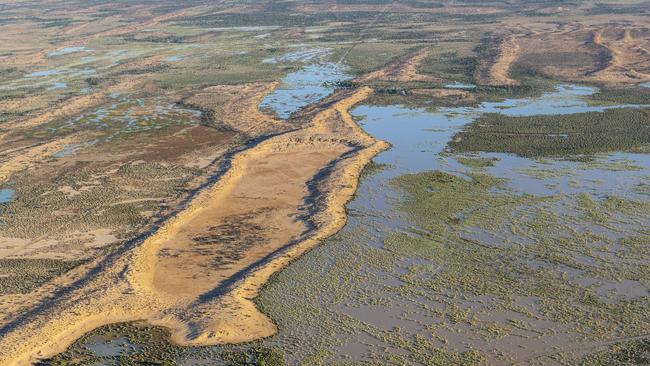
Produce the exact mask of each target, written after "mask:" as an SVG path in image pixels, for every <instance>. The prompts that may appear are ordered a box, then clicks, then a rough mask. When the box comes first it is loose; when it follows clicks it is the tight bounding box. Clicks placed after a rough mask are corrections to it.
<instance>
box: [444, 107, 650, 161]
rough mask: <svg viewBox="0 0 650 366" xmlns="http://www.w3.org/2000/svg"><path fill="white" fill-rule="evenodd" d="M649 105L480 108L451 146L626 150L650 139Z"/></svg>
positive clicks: (552, 151)
mask: <svg viewBox="0 0 650 366" xmlns="http://www.w3.org/2000/svg"><path fill="white" fill-rule="evenodd" d="M649 118H650V114H649V111H648V110H646V109H636V108H620V109H619V108H617V109H608V110H605V111H604V112H588V113H578V114H569V115H559V116H527V117H510V116H504V115H501V114H498V113H489V114H484V115H482V116H481V117H479V118H477V119H476V120H474V121H473V122H472V123H471V124H470V125H469V126H468V127H466V128H465V129H464V130H463V131H462V132H460V133H458V134H457V135H456V136H454V140H453V141H452V142H451V143H450V146H451V147H452V149H454V150H456V151H460V152H466V151H492V152H506V153H513V154H517V155H521V156H527V157H547V156H560V157H561V156H569V155H590V154H595V153H601V152H611V151H630V150H634V149H637V148H639V147H642V146H644V145H646V144H648V143H649V142H650V129H649V128H648V121H649Z"/></svg>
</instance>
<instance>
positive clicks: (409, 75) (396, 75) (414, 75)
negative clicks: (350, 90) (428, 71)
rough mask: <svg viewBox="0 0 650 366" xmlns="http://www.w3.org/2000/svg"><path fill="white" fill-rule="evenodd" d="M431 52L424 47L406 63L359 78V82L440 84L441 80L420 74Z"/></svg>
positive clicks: (402, 62)
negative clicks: (419, 70)
mask: <svg viewBox="0 0 650 366" xmlns="http://www.w3.org/2000/svg"><path fill="white" fill-rule="evenodd" d="M430 53H431V50H430V49H429V48H427V47H422V48H420V49H418V50H416V51H414V52H412V53H411V54H410V55H408V56H407V57H406V59H405V60H404V61H396V62H394V63H391V64H389V65H388V66H386V67H384V68H382V69H380V70H377V71H374V72H371V73H368V74H366V75H364V76H362V77H359V78H357V81H358V82H371V81H378V80H383V81H398V82H411V81H422V82H439V81H440V79H439V78H436V77H434V76H430V75H422V74H420V73H419V72H418V67H419V66H420V65H421V64H422V62H424V61H425V60H426V59H427V57H429V54H430Z"/></svg>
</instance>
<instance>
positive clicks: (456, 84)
mask: <svg viewBox="0 0 650 366" xmlns="http://www.w3.org/2000/svg"><path fill="white" fill-rule="evenodd" d="M445 88H449V89H475V88H476V85H474V84H463V83H459V82H457V81H456V82H453V83H451V84H447V85H445Z"/></svg>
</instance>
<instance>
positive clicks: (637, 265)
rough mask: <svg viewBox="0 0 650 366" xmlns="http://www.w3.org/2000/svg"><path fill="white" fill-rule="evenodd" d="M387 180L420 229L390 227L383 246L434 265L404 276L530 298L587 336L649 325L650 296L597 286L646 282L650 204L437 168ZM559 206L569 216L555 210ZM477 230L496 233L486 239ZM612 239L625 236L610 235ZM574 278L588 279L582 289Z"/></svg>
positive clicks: (443, 287) (422, 283) (435, 285)
mask: <svg viewBox="0 0 650 366" xmlns="http://www.w3.org/2000/svg"><path fill="white" fill-rule="evenodd" d="M392 184H393V185H394V186H396V187H397V188H398V189H400V190H402V191H403V192H404V193H406V198H405V200H404V202H403V203H402V204H401V205H400V208H401V210H403V211H405V212H406V213H407V214H408V217H409V220H410V221H411V222H413V224H415V225H417V226H416V227H414V228H412V229H411V230H410V231H409V232H397V233H393V234H392V235H391V236H390V237H389V238H388V240H387V241H386V243H385V245H386V248H388V249H389V250H391V251H392V252H394V253H397V254H400V255H403V256H411V257H414V258H424V259H427V260H429V261H430V262H431V263H430V264H429V265H426V266H418V267H412V270H411V271H410V272H409V273H407V274H406V275H404V276H403V277H402V280H403V281H404V282H407V283H410V284H417V286H418V287H420V288H428V289H434V290H435V291H436V292H440V293H448V292H449V291H452V292H457V291H460V292H461V293H462V294H465V295H468V294H471V295H473V296H489V297H493V298H497V299H501V301H502V303H501V304H502V305H500V306H503V304H512V302H513V299H514V297H516V296H531V297H535V298H537V299H539V301H540V304H541V305H542V308H541V310H540V311H541V314H542V315H543V316H544V317H548V318H550V319H552V320H554V321H556V322H558V323H561V324H567V325H569V324H571V325H572V326H574V327H575V330H576V331H578V332H580V333H582V334H583V335H589V336H590V337H596V338H598V337H603V336H605V335H607V334H612V333H614V334H621V333H622V334H628V335H638V334H642V333H643V332H644V330H643V329H644V328H647V327H648V326H650V324H649V323H648V320H649V319H650V313H649V310H648V309H650V307H649V306H648V305H650V298H649V297H647V296H633V295H624V290H621V291H623V292H622V293H621V294H619V295H615V296H614V297H613V298H612V297H610V295H612V294H611V293H606V292H603V291H604V290H602V288H600V287H599V285H598V284H599V283H601V281H605V282H608V281H609V282H612V283H621V282H622V281H624V280H628V281H638V283H639V284H641V285H642V286H645V285H643V284H647V283H649V282H648V281H649V280H650V277H648V276H649V274H648V273H647V271H648V270H650V268H649V267H648V266H649V265H648V261H647V260H645V259H642V258H648V256H649V255H650V251H649V250H648V248H647V247H646V248H644V247H643V245H642V244H641V243H642V242H643V241H644V240H648V239H650V237H649V236H648V235H650V233H648V232H647V230H644V229H642V228H643V227H644V225H645V224H644V222H646V220H647V218H646V215H647V212H648V210H649V209H650V204H649V203H648V202H643V201H630V200H625V199H622V198H618V197H608V198H607V199H605V200H598V199H596V198H594V197H593V196H590V195H588V194H586V193H583V194H581V195H580V196H579V197H577V199H576V200H571V199H568V198H565V197H562V196H558V197H545V198H537V197H532V196H526V195H524V196H517V195H512V194H508V193H496V192H495V191H494V189H493V188H497V187H498V186H499V184H500V181H499V180H498V179H495V178H491V177H489V176H486V175H471V179H465V178H461V177H457V176H454V175H450V174H447V173H444V172H439V171H435V172H423V173H419V174H408V175H404V176H401V177H397V178H395V179H394V180H393V181H392ZM559 206H561V207H562V210H567V211H568V212H570V214H569V215H566V216H565V215H561V214H558V212H557V211H556V210H558V208H557V207H559ZM576 227H581V228H582V229H580V230H577V229H576ZM477 232H484V233H494V234H501V236H498V237H497V239H496V240H494V241H490V240H488V239H486V238H485V237H483V236H478V237H477V236H475V235H474V234H476V233H477ZM603 232H605V233H606V234H604V233H603ZM612 235H613V236H617V235H623V238H621V239H618V240H612V239H611V236H612ZM598 243H601V244H598ZM611 254H614V256H615V258H616V259H614V260H612V259H610V255H611ZM632 258H636V259H634V260H633V259H632ZM428 273H435V275H430V274H428ZM579 279H590V280H592V281H594V282H593V283H594V285H590V286H584V285H581V281H579ZM588 282H589V281H588ZM622 294H623V295H622ZM505 306H506V308H508V307H509V305H505ZM511 310H515V309H514V308H511ZM519 311H521V310H519ZM456 318H457V317H456ZM461 318H462V317H461Z"/></svg>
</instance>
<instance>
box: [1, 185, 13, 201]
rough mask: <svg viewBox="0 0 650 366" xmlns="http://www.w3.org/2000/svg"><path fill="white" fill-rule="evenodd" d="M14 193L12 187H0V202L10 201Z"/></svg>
mask: <svg viewBox="0 0 650 366" xmlns="http://www.w3.org/2000/svg"><path fill="white" fill-rule="evenodd" d="M15 194H16V191H15V190H14V189H11V188H4V189H0V204H1V203H9V202H11V200H13V199H14V195H15Z"/></svg>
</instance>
